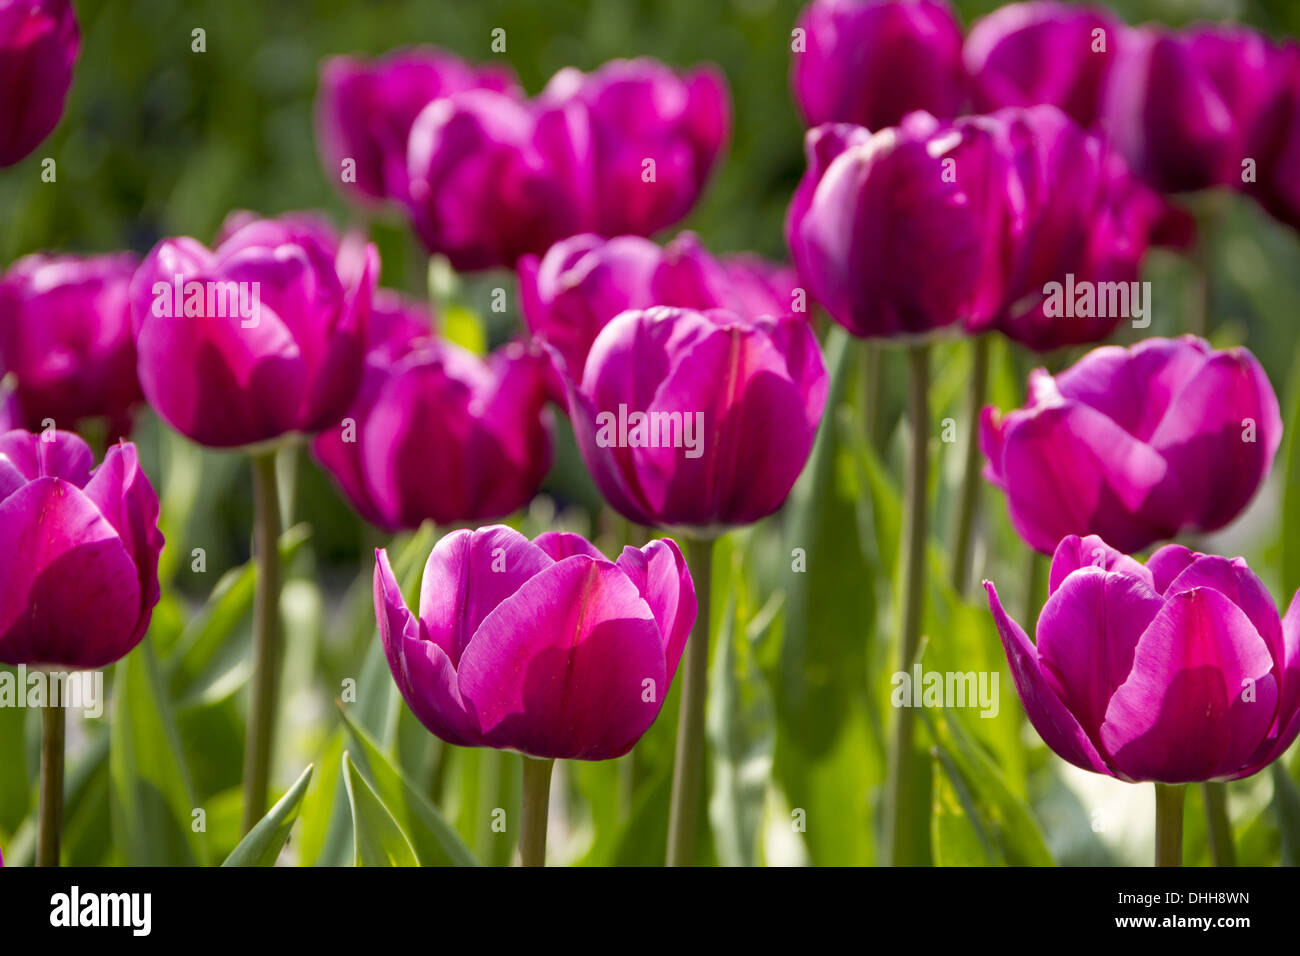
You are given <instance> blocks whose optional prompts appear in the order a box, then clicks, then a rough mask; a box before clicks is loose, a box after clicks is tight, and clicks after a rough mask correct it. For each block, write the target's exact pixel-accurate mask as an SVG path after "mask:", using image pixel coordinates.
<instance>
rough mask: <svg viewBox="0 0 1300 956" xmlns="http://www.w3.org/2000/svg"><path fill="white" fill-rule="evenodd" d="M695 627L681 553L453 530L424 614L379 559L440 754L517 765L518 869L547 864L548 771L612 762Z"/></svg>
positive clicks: (396, 675)
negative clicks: (606, 550) (520, 762)
mask: <svg viewBox="0 0 1300 956" xmlns="http://www.w3.org/2000/svg"><path fill="white" fill-rule="evenodd" d="M695 615H696V599H695V588H694V585H693V584H692V581H691V574H690V571H689V570H688V568H687V566H686V563H685V561H683V559H682V555H681V552H680V551H679V550H678V549H677V545H676V544H674V543H673V542H672V541H671V540H667V539H663V540H659V541H652V542H651V543H649V544H648V545H646V546H645V547H644V548H641V549H639V550H638V549H636V548H630V547H629V548H625V549H624V551H623V554H622V555H621V556H620V557H619V558H618V560H617V561H615V562H610V561H609V560H607V559H606V558H605V556H604V555H603V554H601V553H600V552H599V551H598V550H597V549H596V548H595V547H594V546H592V545H591V544H590V543H589V542H588V541H586V539H584V538H582V537H580V536H578V535H574V534H561V533H556V532H551V533H548V534H543V535H541V536H540V537H538V538H536V539H535V540H534V541H529V540H528V539H527V538H525V537H524V536H523V535H521V534H519V533H518V532H516V531H513V530H511V529H510V528H506V527H503V526H500V525H496V526H490V527H485V528H480V529H478V530H477V531H456V532H453V533H452V534H449V535H447V536H446V537H444V538H443V539H442V540H441V541H439V542H438V544H437V546H436V547H435V548H434V549H433V553H432V554H431V555H430V556H429V561H428V564H427V565H426V566H425V569H424V579H423V582H422V584H421V591H420V605H419V612H418V616H417V615H416V614H413V613H412V612H411V611H410V610H409V609H408V608H407V606H406V604H405V602H404V600H403V598H402V592H401V589H400V588H399V586H398V583H397V580H396V579H395V578H394V576H393V571H392V568H391V567H390V566H389V562H388V555H387V553H386V552H385V551H383V550H382V549H380V550H378V551H377V552H376V566H375V616H376V618H377V619H378V623H379V635H380V639H381V640H382V642H383V646H384V652H385V654H386V655H387V658H388V665H389V668H390V669H391V670H392V672H393V679H394V681H396V683H397V687H398V690H399V691H400V692H401V694H402V697H403V698H404V699H405V700H406V703H407V705H408V706H409V707H410V708H411V711H412V713H414V714H415V716H416V717H417V718H419V720H420V722H421V723H423V724H424V725H425V727H427V728H428V729H429V730H430V731H431V732H432V733H433V734H435V735H436V736H437V737H439V738H441V739H442V740H444V741H446V742H447V743H451V744H456V745H458V746H467V747H496V748H499V749H509V750H517V751H519V752H520V753H522V754H524V755H525V757H526V758H533V759H525V761H524V767H525V782H524V790H525V792H524V822H523V832H522V833H521V837H520V851H521V855H522V856H523V860H524V863H525V865H541V863H542V861H543V860H544V858H545V844H546V803H547V800H546V793H547V789H548V787H549V780H550V768H551V762H552V761H554V760H556V759H561V758H567V759H578V760H608V759H610V758H613V757H619V756H622V755H623V754H625V753H627V752H628V751H629V750H631V749H632V746H633V745H634V744H635V743H636V742H637V741H638V740H639V739H640V738H641V735H642V734H644V733H645V732H646V730H647V729H649V727H650V725H651V724H652V723H654V720H655V718H656V717H657V716H658V715H659V710H660V708H661V707H662V706H663V700H664V698H665V697H666V696H667V694H668V689H669V687H670V686H671V684H672V680H673V677H674V675H675V674H676V671H677V663H678V661H679V659H680V658H681V655H682V649H683V648H684V646H685V644H686V639H687V635H688V634H689V633H690V629H691V626H692V624H693V623H694V621H695Z"/></svg>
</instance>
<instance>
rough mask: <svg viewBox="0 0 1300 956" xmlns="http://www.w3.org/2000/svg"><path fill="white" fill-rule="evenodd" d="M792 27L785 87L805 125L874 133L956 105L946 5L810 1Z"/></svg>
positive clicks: (959, 81)
mask: <svg viewBox="0 0 1300 956" xmlns="http://www.w3.org/2000/svg"><path fill="white" fill-rule="evenodd" d="M798 29H800V30H802V31H803V35H802V37H800V36H798V35H796V37H795V41H794V44H793V45H794V53H793V64H792V69H791V86H792V87H793V89H794V98H795V102H796V103H797V104H798V105H799V111H800V112H801V113H802V114H803V118H804V120H805V122H806V123H807V124H808V125H809V126H819V125H821V124H822V123H853V124H856V125H858V126H863V127H866V128H867V129H869V130H880V129H884V128H885V127H886V126H897V125H898V124H899V123H900V122H901V121H902V119H903V117H904V116H906V115H907V114H908V113H910V112H912V111H913V110H925V111H927V112H929V113H933V114H934V115H936V116H954V115H956V114H957V113H958V112H960V111H961V109H962V107H963V105H964V102H965V99H966V88H965V74H964V72H963V70H962V62H961V25H960V24H959V23H958V22H957V17H956V15H955V14H954V13H953V10H952V7H951V6H950V5H949V4H948V3H947V2H946V0H814V2H813V3H810V4H809V5H808V6H807V8H805V10H804V12H803V14H802V15H801V16H800V18H799V27H798ZM801 39H802V41H803V46H802V48H801V47H800V46H799V41H800V40H801Z"/></svg>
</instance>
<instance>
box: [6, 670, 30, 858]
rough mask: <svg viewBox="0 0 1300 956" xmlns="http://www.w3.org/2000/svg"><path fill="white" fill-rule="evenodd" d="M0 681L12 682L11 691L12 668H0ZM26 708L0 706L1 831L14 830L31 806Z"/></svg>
mask: <svg viewBox="0 0 1300 956" xmlns="http://www.w3.org/2000/svg"><path fill="white" fill-rule="evenodd" d="M0 681H12V682H13V684H14V692H15V693H16V694H23V693H24V692H25V688H22V687H18V686H17V682H18V675H17V673H16V672H15V671H14V670H13V668H9V667H4V668H0ZM27 714H28V711H27V708H25V707H12V706H0V767H3V768H4V772H3V773H0V832H4V833H6V834H9V833H12V832H13V831H14V830H16V829H17V828H18V826H19V824H21V823H22V821H23V818H24V817H25V816H27V812H28V810H30V809H31V793H32V782H33V780H32V778H33V774H32V769H34V768H29V767H28V766H27V746H26V744H27V735H26V724H27Z"/></svg>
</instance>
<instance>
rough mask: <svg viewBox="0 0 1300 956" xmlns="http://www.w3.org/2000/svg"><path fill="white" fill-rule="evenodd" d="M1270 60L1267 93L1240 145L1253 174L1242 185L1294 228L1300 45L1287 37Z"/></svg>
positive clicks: (1298, 194)
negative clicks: (1252, 164)
mask: <svg viewBox="0 0 1300 956" xmlns="http://www.w3.org/2000/svg"><path fill="white" fill-rule="evenodd" d="M1272 59H1273V62H1274V68H1273V88H1272V92H1271V95H1270V96H1269V99H1268V104H1267V106H1266V107H1265V108H1264V109H1263V110H1262V111H1261V112H1260V114H1259V116H1258V118H1257V119H1256V121H1255V122H1254V124H1253V125H1252V126H1251V127H1250V130H1249V132H1248V134H1247V138H1246V144H1245V152H1246V157H1247V158H1250V159H1254V160H1255V163H1256V169H1255V176H1254V180H1253V181H1250V180H1249V179H1248V178H1247V177H1245V176H1243V177H1242V178H1243V183H1242V188H1243V189H1244V190H1245V191H1246V192H1247V193H1249V194H1250V195H1252V196H1254V197H1255V199H1257V200H1258V201H1259V203H1260V205H1262V206H1263V207H1264V208H1265V209H1266V210H1268V212H1269V213H1270V214H1271V215H1273V216H1274V217H1276V218H1277V219H1279V220H1280V221H1282V222H1284V223H1286V224H1287V225H1289V226H1290V227H1291V228H1292V229H1300V46H1297V45H1296V43H1295V41H1294V40H1288V41H1287V43H1286V45H1285V46H1282V47H1279V48H1277V49H1275V50H1274V51H1273V53H1272Z"/></svg>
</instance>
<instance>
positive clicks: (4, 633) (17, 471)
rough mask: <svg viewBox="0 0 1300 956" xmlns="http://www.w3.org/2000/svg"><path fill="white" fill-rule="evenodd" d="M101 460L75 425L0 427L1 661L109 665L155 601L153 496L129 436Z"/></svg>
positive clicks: (134, 640)
mask: <svg viewBox="0 0 1300 956" xmlns="http://www.w3.org/2000/svg"><path fill="white" fill-rule="evenodd" d="M93 465H94V458H93V456H92V455H91V451H90V447H89V446H88V445H87V444H86V443H85V442H84V441H82V440H81V439H80V438H78V437H77V436H76V435H74V434H72V433H71V432H61V431H53V432H43V433H41V434H32V433H30V432H27V431H22V430H17V431H11V432H6V433H5V434H4V435H0V539H3V540H2V541H0V565H2V567H0V663H4V664H14V665H17V664H29V665H48V666H52V667H66V668H72V669H77V670H86V669H90V668H97V667H106V666H107V665H109V664H111V663H113V662H114V661H116V660H118V659H119V658H121V657H123V656H125V655H126V654H127V653H128V652H129V651H130V650H131V649H132V648H133V647H135V646H136V645H137V644H138V643H140V639H141V638H142V637H144V632H145V630H146V628H148V626H149V618H150V616H151V615H152V613H153V608H154V605H155V604H157V603H158V597H159V589H158V555H159V553H160V552H161V551H162V546H163V536H162V534H161V533H160V532H159V530H158V527H157V522H158V498H157V496H156V495H155V494H154V490H153V487H152V486H151V485H150V484H149V478H148V476H146V475H145V473H144V471H143V470H141V468H140V463H139V461H138V459H137V457H136V451H135V446H134V445H132V444H130V443H127V442H123V443H121V444H119V445H115V446H113V447H112V448H110V449H109V451H108V454H107V455H106V456H105V458H104V461H103V463H102V464H101V465H100V466H99V467H98V468H94V467H92V466H93Z"/></svg>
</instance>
